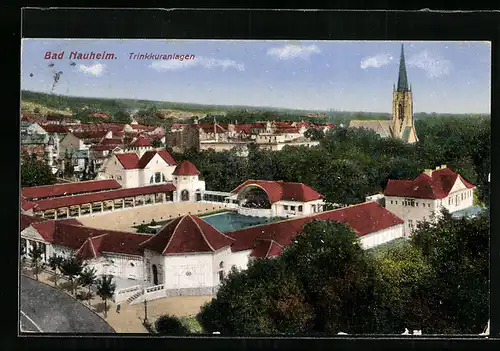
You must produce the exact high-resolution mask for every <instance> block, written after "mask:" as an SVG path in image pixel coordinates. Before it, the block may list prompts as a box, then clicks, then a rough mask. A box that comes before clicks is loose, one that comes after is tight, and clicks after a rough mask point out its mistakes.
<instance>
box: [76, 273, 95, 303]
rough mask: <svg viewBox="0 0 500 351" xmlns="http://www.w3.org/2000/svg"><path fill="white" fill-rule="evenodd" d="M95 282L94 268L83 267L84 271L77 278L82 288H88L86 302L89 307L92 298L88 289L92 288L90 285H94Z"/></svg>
mask: <svg viewBox="0 0 500 351" xmlns="http://www.w3.org/2000/svg"><path fill="white" fill-rule="evenodd" d="M96 280H97V277H96V270H95V268H89V267H85V269H84V270H83V271H82V273H81V274H80V276H79V277H78V282H79V284H80V285H81V286H83V287H88V288H89V291H88V294H87V301H88V303H89V305H90V299H91V297H92V294H91V291H90V289H91V288H92V285H94V284H95V282H96Z"/></svg>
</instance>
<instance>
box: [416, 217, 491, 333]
mask: <svg viewBox="0 0 500 351" xmlns="http://www.w3.org/2000/svg"><path fill="white" fill-rule="evenodd" d="M489 237H490V218H489V212H488V211H484V212H482V213H481V214H480V215H478V216H476V217H474V218H467V217H464V218H454V217H453V216H452V215H451V214H449V213H448V212H447V211H444V213H443V214H442V217H440V218H439V221H438V222H437V223H435V224H433V223H430V222H423V223H421V224H419V226H418V228H417V230H416V231H415V232H414V233H413V236H412V238H411V243H412V245H414V246H415V247H416V248H417V249H418V250H419V251H420V252H421V253H422V255H423V256H424V257H425V258H426V261H427V262H428V264H429V265H430V267H431V269H432V272H433V275H432V276H431V277H430V278H429V279H427V282H429V284H427V286H425V287H424V288H420V289H419V290H420V294H421V296H422V305H423V306H424V307H425V308H426V310H428V311H429V318H428V319H427V320H426V325H425V329H426V330H428V333H473V334H477V333H480V332H481V331H482V329H484V326H485V325H486V322H487V320H488V318H489V313H488V312H489V307H488V306H489Z"/></svg>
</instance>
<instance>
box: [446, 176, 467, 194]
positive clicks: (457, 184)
mask: <svg viewBox="0 0 500 351" xmlns="http://www.w3.org/2000/svg"><path fill="white" fill-rule="evenodd" d="M465 189H467V187H466V186H465V184H464V182H463V181H462V179H461V178H460V177H457V180H456V181H455V184H453V188H451V190H450V194H451V193H454V192H455V191H460V190H465Z"/></svg>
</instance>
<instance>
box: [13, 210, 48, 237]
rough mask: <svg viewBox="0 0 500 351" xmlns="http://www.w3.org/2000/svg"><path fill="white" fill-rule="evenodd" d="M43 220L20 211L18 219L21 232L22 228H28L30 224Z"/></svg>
mask: <svg viewBox="0 0 500 351" xmlns="http://www.w3.org/2000/svg"><path fill="white" fill-rule="evenodd" d="M43 221H44V219H43V218H39V217H33V216H28V215H25V214H23V213H21V220H20V226H19V229H20V231H21V232H22V231H23V230H25V229H26V228H28V227H29V226H30V225H31V224H33V223H38V222H43Z"/></svg>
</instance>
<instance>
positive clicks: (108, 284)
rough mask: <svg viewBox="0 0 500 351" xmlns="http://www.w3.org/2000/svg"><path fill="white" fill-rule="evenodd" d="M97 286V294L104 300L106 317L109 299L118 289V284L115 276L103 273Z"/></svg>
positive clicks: (105, 315)
mask: <svg viewBox="0 0 500 351" xmlns="http://www.w3.org/2000/svg"><path fill="white" fill-rule="evenodd" d="M96 287H97V295H99V296H100V297H101V299H102V300H103V301H104V318H106V317H107V316H108V305H107V302H108V299H111V298H112V297H113V294H114V293H115V289H116V284H115V283H114V282H113V276H112V275H103V276H102V277H101V278H99V279H97V282H96Z"/></svg>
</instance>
